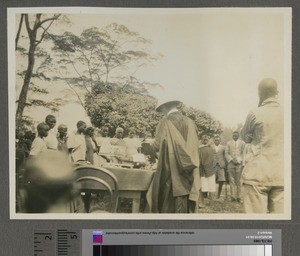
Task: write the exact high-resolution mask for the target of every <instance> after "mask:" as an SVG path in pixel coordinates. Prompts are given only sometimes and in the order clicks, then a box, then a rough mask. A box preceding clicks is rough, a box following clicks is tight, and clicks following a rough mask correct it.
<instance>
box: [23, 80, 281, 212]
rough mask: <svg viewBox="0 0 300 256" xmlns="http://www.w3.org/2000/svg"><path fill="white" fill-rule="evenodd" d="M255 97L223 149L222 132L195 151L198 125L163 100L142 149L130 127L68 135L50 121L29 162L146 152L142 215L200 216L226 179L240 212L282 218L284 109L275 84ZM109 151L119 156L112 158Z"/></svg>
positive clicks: (82, 128) (122, 157)
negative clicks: (149, 174)
mask: <svg viewBox="0 0 300 256" xmlns="http://www.w3.org/2000/svg"><path fill="white" fill-rule="evenodd" d="M258 93H259V104H258V108H256V109H254V110H252V111H251V112H250V113H249V115H248V116H247V119H246V122H245V125H244V127H243V129H242V130H241V132H240V133H239V131H234V132H233V134H232V140H230V141H229V142H228V143H227V144H226V145H221V137H220V135H219V134H217V135H215V136H214V137H213V138H212V140H210V138H209V137H208V136H207V135H204V136H202V138H201V143H200V145H199V141H198V131H197V129H196V125H195V124H194V122H193V121H192V120H191V119H190V118H188V117H186V116H185V115H183V114H182V113H181V112H179V111H178V109H177V106H178V104H179V103H180V102H179V101H177V100H165V101H163V102H160V103H158V105H157V107H156V111H158V112H161V113H162V114H163V115H164V117H163V118H162V119H161V121H160V122H159V124H158V126H157V128H156V132H155V137H154V138H153V139H152V136H151V134H150V135H149V136H148V137H147V138H145V139H144V142H146V143H144V144H145V145H144V146H145V147H143V146H142V142H141V140H140V139H139V138H137V137H136V136H135V130H134V128H129V129H128V137H127V138H123V137H124V129H123V128H121V127H118V128H117V129H116V130H115V135H114V137H113V138H110V137H109V136H108V134H109V127H108V126H103V127H101V130H100V133H101V134H98V132H97V131H96V133H95V129H94V128H93V127H87V124H86V123H85V122H83V121H78V122H77V131H76V132H74V133H70V134H68V127H67V126H66V125H64V124H60V125H59V126H58V127H57V132H56V131H55V126H56V118H55V116H53V115H48V116H47V117H46V118H45V122H42V123H40V124H38V126H37V132H38V134H37V136H36V138H35V139H34V140H33V142H32V145H31V147H30V146H29V149H28V150H27V151H28V153H27V154H28V158H38V157H39V156H40V155H45V152H50V151H57V152H61V153H62V154H65V155H66V156H68V159H69V163H74V162H78V161H82V160H83V161H88V162H90V163H91V164H93V165H101V164H102V163H103V162H109V161H111V162H113V163H120V162H130V161H131V162H132V161H133V159H134V158H135V156H136V155H139V154H140V153H141V152H143V153H144V154H145V155H148V157H149V159H150V160H151V161H152V162H153V163H155V166H156V171H155V173H154V177H153V180H152V183H151V185H150V187H149V190H148V192H147V196H146V197H147V207H146V211H147V212H151V213H197V212H198V210H199V208H201V207H205V204H204V198H205V197H206V198H208V199H212V198H215V196H214V192H215V191H216V187H217V186H216V182H217V183H218V188H217V195H216V198H220V196H221V192H222V187H223V185H224V184H225V183H226V182H227V181H229V185H230V199H231V200H232V201H235V202H237V203H243V204H244V208H245V212H247V213H283V206H284V205H283V202H284V179H283V173H284V171H283V169H284V167H283V111H282V108H281V106H280V105H279V103H278V100H277V94H278V90H277V83H276V81H275V80H273V79H270V78H269V79H264V80H262V81H261V83H260V84H259V86H258ZM31 137H32V136H31ZM240 137H241V138H240ZM27 144H28V143H27ZM113 147H116V150H114V151H113V152H112V148H113ZM155 156H156V159H157V160H156V159H155ZM137 159H140V158H139V157H137ZM137 182H138V181H137ZM226 191H227V190H226Z"/></svg>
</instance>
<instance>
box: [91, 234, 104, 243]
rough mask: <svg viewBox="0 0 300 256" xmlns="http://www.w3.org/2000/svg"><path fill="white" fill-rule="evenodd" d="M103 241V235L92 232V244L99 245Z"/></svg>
mask: <svg viewBox="0 0 300 256" xmlns="http://www.w3.org/2000/svg"><path fill="white" fill-rule="evenodd" d="M102 241H103V233H102V232H101V231H93V243H97V244H101V243H102Z"/></svg>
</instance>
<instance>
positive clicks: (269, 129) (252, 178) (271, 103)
mask: <svg viewBox="0 0 300 256" xmlns="http://www.w3.org/2000/svg"><path fill="white" fill-rule="evenodd" d="M247 134H252V135H253V141H252V145H254V149H255V150H254V151H255V152H254V158H253V160H252V161H250V162H249V163H248V164H247V165H246V166H245V170H244V180H245V183H246V184H247V183H249V184H261V185H266V186H267V185H270V186H273V185H274V186H275V185H276V186H281V185H283V152H284V150H283V109H282V108H281V107H280V105H279V103H278V102H277V100H276V99H274V98H269V99H267V100H265V101H264V102H263V104H262V105H261V106H260V107H258V108H256V109H254V110H253V111H251V112H250V113H249V114H248V117H247V120H246V123H245V126H244V127H243V130H242V135H243V136H246V135H247Z"/></svg>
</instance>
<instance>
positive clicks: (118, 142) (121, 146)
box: [110, 127, 128, 163]
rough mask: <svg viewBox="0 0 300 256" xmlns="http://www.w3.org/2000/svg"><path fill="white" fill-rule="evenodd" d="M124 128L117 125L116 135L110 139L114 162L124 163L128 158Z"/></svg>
mask: <svg viewBox="0 0 300 256" xmlns="http://www.w3.org/2000/svg"><path fill="white" fill-rule="evenodd" d="M123 135H124V129H123V128H122V127H117V129H116V133H115V136H114V137H113V138H111V139H110V144H111V145H112V146H114V147H112V150H111V155H112V158H111V160H112V162H113V163H122V161H126V160H128V159H126V158H125V154H126V143H125V141H124V140H123Z"/></svg>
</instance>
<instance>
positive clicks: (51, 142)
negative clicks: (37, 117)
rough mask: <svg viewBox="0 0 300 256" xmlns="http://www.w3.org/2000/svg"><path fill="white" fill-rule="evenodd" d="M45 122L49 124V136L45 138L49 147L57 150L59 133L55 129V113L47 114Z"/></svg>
mask: <svg viewBox="0 0 300 256" xmlns="http://www.w3.org/2000/svg"><path fill="white" fill-rule="evenodd" d="M45 123H46V124H47V125H48V126H49V132H48V136H47V137H46V138H45V142H46V145H47V148H48V149H52V150H57V146H58V141H57V136H56V135H57V134H56V131H55V130H54V127H55V125H56V118H55V116H53V115H47V116H46V118H45Z"/></svg>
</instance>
